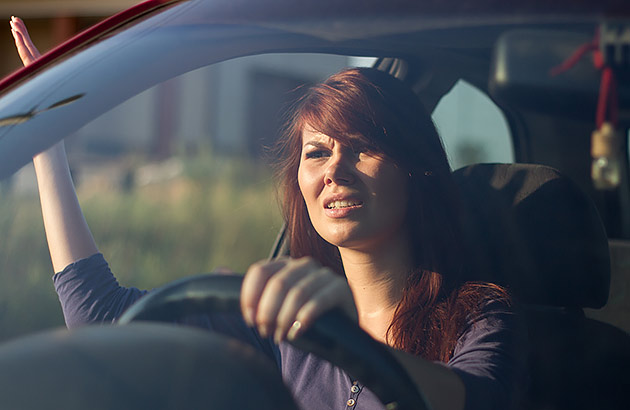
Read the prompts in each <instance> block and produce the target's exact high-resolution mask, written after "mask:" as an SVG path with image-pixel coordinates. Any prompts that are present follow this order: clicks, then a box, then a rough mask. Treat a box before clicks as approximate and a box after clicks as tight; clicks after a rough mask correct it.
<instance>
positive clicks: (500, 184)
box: [454, 164, 630, 410]
mask: <svg viewBox="0 0 630 410" xmlns="http://www.w3.org/2000/svg"><path fill="white" fill-rule="evenodd" d="M454 175H455V178H456V180H457V182H458V183H459V185H460V188H461V191H462V194H463V199H464V203H465V209H466V215H465V229H466V232H467V236H468V242H469V244H468V245H469V249H470V255H469V258H470V260H471V261H474V264H475V266H477V269H476V271H475V272H474V273H473V276H474V278H475V279H480V280H487V281H491V282H495V283H499V284H501V285H504V286H507V287H508V288H509V289H510V290H511V292H512V293H513V294H514V295H515V297H516V298H517V299H518V300H519V301H520V302H521V304H522V305H523V307H524V316H525V319H526V321H527V327H528V332H529V339H530V350H531V351H530V355H529V367H530V376H531V383H530V386H529V389H528V394H527V397H526V398H525V400H524V402H523V403H522V408H523V409H573V410H575V409H626V408H628V402H629V401H628V399H627V398H626V397H625V396H626V395H627V394H628V392H629V391H630V336H629V335H628V334H627V333H625V332H624V331H622V330H620V329H618V328H616V327H614V326H611V325H608V324H606V323H603V322H599V321H596V320H592V319H588V318H586V317H585V316H584V312H583V308H585V307H590V308H601V307H602V306H604V305H605V304H606V301H607V298H608V292H609V285H610V254H609V249H608V239H607V237H606V232H605V230H604V227H603V225H602V222H601V220H600V218H599V215H598V213H597V210H596V209H595V206H594V204H593V203H592V201H591V200H590V198H589V197H588V196H587V195H586V194H585V193H583V192H582V191H581V190H580V189H579V188H578V187H577V185H575V184H574V183H573V182H572V181H570V180H569V179H568V178H566V177H564V176H562V175H561V174H560V173H559V172H558V171H556V170H554V169H552V168H549V167H545V166H541V165H533V164H478V165H472V166H468V167H465V168H463V169H460V170H458V171H456V172H455V174H454Z"/></svg>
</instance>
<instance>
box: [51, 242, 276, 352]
mask: <svg viewBox="0 0 630 410" xmlns="http://www.w3.org/2000/svg"><path fill="white" fill-rule="evenodd" d="M53 282H54V285H55V290H56V291H57V294H58V295H59V301H60V302H61V308H62V311H63V315H64V318H65V321H66V325H67V326H68V328H73V327H77V326H81V325H87V324H98V323H101V324H104V323H113V322H114V321H115V320H116V319H118V318H119V317H120V316H121V315H122V314H123V313H124V312H125V310H127V308H129V306H131V305H132V304H134V302H136V301H137V300H138V299H140V298H141V297H142V296H144V295H145V294H147V293H148V291H146V290H139V289H137V288H126V287H123V286H120V285H119V284H118V281H117V280H116V278H115V277H114V275H113V274H112V272H111V270H110V269H109V265H108V263H107V261H106V260H105V258H104V257H103V255H102V254H100V253H97V254H95V255H92V256H90V257H89V258H86V259H82V260H80V261H77V262H75V263H72V264H70V265H68V266H67V267H66V268H65V269H64V270H63V271H61V272H59V273H57V274H55V275H54V276H53ZM177 323H178V324H183V325H188V326H195V327H200V328H203V329H206V330H212V331H216V332H219V333H221V334H223V335H226V336H229V337H232V338H235V339H238V340H240V341H242V342H245V343H247V344H249V345H251V346H253V347H254V348H255V349H257V350H259V351H260V352H262V353H263V354H265V355H266V356H268V357H269V358H270V359H272V360H273V361H274V362H276V364H279V362H280V351H279V350H278V347H277V346H276V345H275V344H274V343H273V342H272V341H271V338H262V337H261V336H260V335H259V334H258V332H256V331H255V330H254V329H252V328H250V327H248V326H247V325H246V324H245V321H244V320H243V318H242V316H241V315H240V314H239V313H232V314H227V313H222V314H221V313H216V314H199V315H191V316H187V317H183V318H181V319H180V320H178V321H177Z"/></svg>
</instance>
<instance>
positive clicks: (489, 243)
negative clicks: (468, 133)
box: [271, 164, 630, 410]
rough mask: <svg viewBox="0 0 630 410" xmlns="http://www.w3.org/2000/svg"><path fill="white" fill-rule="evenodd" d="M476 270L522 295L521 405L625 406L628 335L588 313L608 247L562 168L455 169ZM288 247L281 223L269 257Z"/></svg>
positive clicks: (602, 300) (598, 302)
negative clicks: (524, 361) (524, 373)
mask: <svg viewBox="0 0 630 410" xmlns="http://www.w3.org/2000/svg"><path fill="white" fill-rule="evenodd" d="M454 177H455V179H456V181H457V183H458V185H459V186H460V190H461V194H462V202H463V205H464V207H463V208H464V215H463V227H464V231H465V237H466V242H467V245H468V252H469V255H468V260H470V261H471V264H470V265H471V267H474V269H471V274H470V277H469V279H470V280H484V281H490V282H494V283H498V284H500V285H503V286H506V287H507V288H508V289H509V290H510V291H511V292H512V294H513V295H514V297H515V299H516V300H517V301H518V302H520V304H522V305H523V315H524V317H525V321H526V324H527V328H528V337H529V346H530V352H529V359H528V366H529V373H530V382H529V386H528V388H527V392H526V395H525V397H524V398H523V400H522V401H521V403H520V405H519V408H522V409H546V410H552V409H558V410H560V409H572V410H577V409H590V410H592V409H625V408H627V403H628V401H627V400H626V399H625V395H626V394H627V392H629V391H630V336H629V335H628V334H627V333H625V332H624V331H622V330H620V329H618V328H616V327H614V326H611V325H609V324H606V323H603V322H600V321H596V320H592V319H589V318H586V317H585V315H584V311H583V308H586V307H590V308H601V307H602V306H604V305H605V304H606V301H607V298H608V291H609V285H610V255H609V249H608V239H607V236H606V232H605V230H604V227H603V225H602V222H601V220H600V218H599V215H598V213H597V210H596V208H595V205H594V204H593V203H592V201H591V199H590V198H589V197H588V196H587V195H586V194H585V193H583V192H582V191H581V190H580V188H578V186H577V185H575V184H574V183H573V182H572V181H570V180H569V179H568V178H567V177H565V176H563V175H561V174H560V173H559V172H558V171H556V170H555V169H552V168H550V167H546V166H542V165H534V164H478V165H471V166H468V167H465V168H462V169H460V170H458V171H456V172H455V173H454ZM288 253H289V249H288V240H287V238H286V234H285V232H284V230H283V231H282V232H281V233H280V235H279V236H278V240H277V241H276V244H275V246H274V248H273V250H272V254H271V256H272V257H277V256H279V255H286V254H288Z"/></svg>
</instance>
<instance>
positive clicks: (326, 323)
mask: <svg viewBox="0 0 630 410" xmlns="http://www.w3.org/2000/svg"><path fill="white" fill-rule="evenodd" d="M242 283H243V277H242V275H236V274H234V275H225V274H206V275H199V276H193V277H190V278H185V279H181V280H178V281H175V282H172V283H170V284H167V285H165V286H164V287H162V288H159V289H156V290H154V291H153V292H151V293H149V294H148V295H146V296H144V297H143V298H141V299H140V300H139V301H138V302H137V303H135V304H134V305H133V306H131V307H130V308H129V309H128V310H127V311H126V312H125V313H124V314H123V315H122V316H121V317H120V319H119V320H118V323H119V324H128V323H130V322H132V321H157V322H164V321H166V322H169V321H174V320H176V319H179V318H182V317H184V316H186V315H191V314H200V313H208V312H240V304H239V296H240V291H241V286H242ZM291 343H292V344H293V345H294V346H296V347H297V348H299V349H302V350H304V351H307V352H310V353H314V354H316V355H318V356H320V357H322V358H323V359H325V360H327V361H329V362H331V363H333V364H334V365H336V366H339V367H340V368H342V369H344V370H345V371H346V372H347V373H349V374H351V375H352V376H353V377H355V378H356V379H358V380H360V381H361V382H362V383H363V384H365V386H367V387H368V388H369V389H370V390H371V391H372V392H373V393H374V394H375V395H376V396H377V397H378V398H379V399H380V400H381V402H382V403H384V404H385V408H386V409H387V410H429V409H430V406H429V405H428V403H427V401H426V399H425V398H424V396H423V395H422V393H421V392H419V391H418V389H417V388H416V386H415V384H414V383H413V382H412V381H411V379H410V377H409V375H408V374H407V372H406V371H405V370H404V369H403V368H402V366H401V365H400V364H399V363H398V362H397V361H396V360H395V359H394V357H393V356H392V355H391V353H390V352H389V351H388V350H387V349H386V348H385V347H384V346H383V345H381V344H380V343H379V342H377V341H375V340H374V339H372V338H371V337H370V336H369V335H368V334H367V333H365V332H364V331H363V330H361V329H360V328H359V326H357V325H356V324H355V323H354V322H352V321H351V320H350V319H349V318H347V317H346V316H345V315H344V314H343V313H341V312H340V311H334V310H333V311H330V312H327V313H325V314H324V315H322V316H321V317H320V318H319V319H317V320H316V321H315V323H313V325H312V326H311V327H310V328H309V329H307V330H306V331H305V332H304V333H303V334H302V335H301V336H299V337H298V338H297V339H296V340H295V341H293V342H291Z"/></svg>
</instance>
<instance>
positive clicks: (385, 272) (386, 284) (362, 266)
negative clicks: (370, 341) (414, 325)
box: [339, 238, 413, 341]
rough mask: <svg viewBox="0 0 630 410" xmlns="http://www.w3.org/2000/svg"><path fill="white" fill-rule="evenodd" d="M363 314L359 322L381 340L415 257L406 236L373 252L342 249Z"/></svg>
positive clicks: (376, 248)
mask: <svg viewBox="0 0 630 410" xmlns="http://www.w3.org/2000/svg"><path fill="white" fill-rule="evenodd" d="M339 253H340V255H341V260H342V262H343V267H344V271H345V274H346V278H347V280H348V284H349V285H350V289H351V290H352V294H353V297H354V301H355V304H356V308H357V313H358V315H359V325H360V326H361V327H362V328H363V329H364V330H365V331H366V332H368V333H369V334H370V335H371V336H372V337H374V338H375V339H377V340H380V341H385V334H386V332H387V329H388V328H389V325H390V324H391V321H392V319H393V315H394V311H395V310H396V307H397V306H398V303H399V302H400V300H401V298H402V293H403V289H404V287H405V284H406V283H407V277H408V275H409V273H410V272H411V270H412V269H413V257H412V253H411V251H410V249H409V243H408V241H407V240H406V238H399V239H398V240H390V241H388V243H387V244H385V245H383V244H381V245H379V246H378V247H375V248H373V249H371V250H369V251H366V250H357V249H351V248H339Z"/></svg>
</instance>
